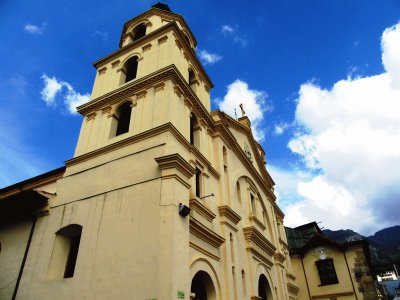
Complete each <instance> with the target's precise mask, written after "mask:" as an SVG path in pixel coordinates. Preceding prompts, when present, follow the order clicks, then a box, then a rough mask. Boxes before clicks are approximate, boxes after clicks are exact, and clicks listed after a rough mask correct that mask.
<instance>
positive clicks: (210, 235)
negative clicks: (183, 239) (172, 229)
mask: <svg viewBox="0 0 400 300" xmlns="http://www.w3.org/2000/svg"><path fill="white" fill-rule="evenodd" d="M189 229H190V233H191V234H193V235H194V236H196V237H198V238H199V239H201V240H202V241H204V242H206V243H208V244H209V245H211V246H212V247H214V248H219V247H220V246H221V245H222V244H223V243H224V242H225V239H224V238H223V237H222V236H220V235H219V234H217V233H215V232H214V231H213V230H211V229H209V228H207V227H206V226H204V225H203V224H201V223H200V222H199V221H197V220H195V219H193V218H190V222H189Z"/></svg>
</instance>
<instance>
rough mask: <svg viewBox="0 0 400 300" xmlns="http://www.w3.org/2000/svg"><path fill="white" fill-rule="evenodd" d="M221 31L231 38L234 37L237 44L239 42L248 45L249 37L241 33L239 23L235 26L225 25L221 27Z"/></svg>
mask: <svg viewBox="0 0 400 300" xmlns="http://www.w3.org/2000/svg"><path fill="white" fill-rule="evenodd" d="M221 32H222V33H223V34H224V35H225V36H229V37H230V38H232V40H233V42H234V43H235V44H238V45H240V46H241V47H243V48H244V47H246V46H247V45H248V43H249V41H248V39H247V38H246V37H245V36H243V35H241V34H239V30H238V26H237V25H236V27H235V28H234V27H232V26H230V25H223V26H222V27H221Z"/></svg>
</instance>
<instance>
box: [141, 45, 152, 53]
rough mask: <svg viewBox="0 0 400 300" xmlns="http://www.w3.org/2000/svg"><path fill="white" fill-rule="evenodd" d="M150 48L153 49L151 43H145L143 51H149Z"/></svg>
mask: <svg viewBox="0 0 400 300" xmlns="http://www.w3.org/2000/svg"><path fill="white" fill-rule="evenodd" d="M150 49H151V44H150V43H149V44H147V45H144V46H143V47H142V50H143V52H146V51H149V50H150Z"/></svg>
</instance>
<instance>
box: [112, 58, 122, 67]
mask: <svg viewBox="0 0 400 300" xmlns="http://www.w3.org/2000/svg"><path fill="white" fill-rule="evenodd" d="M120 62H121V61H120V60H119V59H118V60H116V61H113V62H112V63H111V67H112V68H113V69H114V68H116V67H118V66H119V63H120Z"/></svg>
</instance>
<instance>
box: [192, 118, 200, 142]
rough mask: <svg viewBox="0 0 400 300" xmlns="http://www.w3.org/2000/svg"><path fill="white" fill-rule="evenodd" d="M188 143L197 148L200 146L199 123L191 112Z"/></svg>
mask: <svg viewBox="0 0 400 300" xmlns="http://www.w3.org/2000/svg"><path fill="white" fill-rule="evenodd" d="M190 143H191V144H192V145H193V146H195V147H196V148H197V149H199V148H200V147H199V146H200V125H199V122H198V120H197V118H196V116H195V115H194V114H193V113H192V114H191V116H190Z"/></svg>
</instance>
